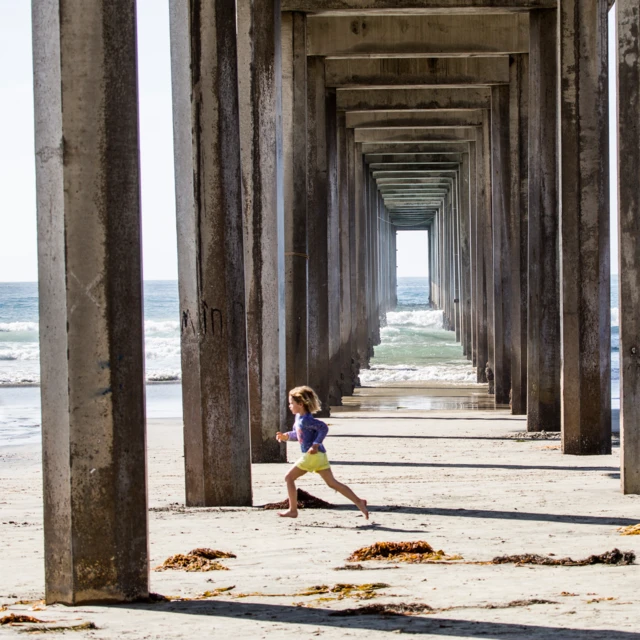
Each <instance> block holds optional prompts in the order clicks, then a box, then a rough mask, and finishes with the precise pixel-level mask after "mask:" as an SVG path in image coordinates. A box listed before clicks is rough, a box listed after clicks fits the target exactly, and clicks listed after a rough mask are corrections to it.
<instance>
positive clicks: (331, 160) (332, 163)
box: [325, 89, 344, 406]
mask: <svg viewBox="0 0 640 640" xmlns="http://www.w3.org/2000/svg"><path fill="white" fill-rule="evenodd" d="M341 113H344V112H341ZM325 121H326V141H327V142H326V149H327V213H326V215H327V272H328V273H327V277H328V280H327V287H328V289H327V311H328V336H327V346H328V349H329V374H330V377H329V404H330V405H332V406H336V405H341V404H342V393H341V386H342V385H341V383H340V369H341V362H340V204H339V201H338V197H339V196H338V128H337V127H338V124H337V112H336V90H335V89H328V90H327V91H326V107H325Z"/></svg>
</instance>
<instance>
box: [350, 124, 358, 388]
mask: <svg viewBox="0 0 640 640" xmlns="http://www.w3.org/2000/svg"><path fill="white" fill-rule="evenodd" d="M356 146H357V147H358V148H359V150H360V152H361V149H362V145H356V143H355V141H354V134H353V129H347V175H348V178H349V193H348V196H349V263H350V265H351V335H350V338H349V342H350V344H351V379H352V381H353V385H354V387H355V385H356V384H358V383H359V379H358V373H359V371H360V354H359V349H358V345H359V342H358V308H359V307H358V296H359V289H358V244H359V242H358V237H357V232H356V227H357V224H358V222H357V220H358V208H357V207H358V204H357V203H358V202H359V196H358V195H357V193H358V189H360V185H356V171H357V169H356Z"/></svg>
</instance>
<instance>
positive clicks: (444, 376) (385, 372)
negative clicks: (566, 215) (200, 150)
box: [0, 278, 620, 444]
mask: <svg viewBox="0 0 640 640" xmlns="http://www.w3.org/2000/svg"><path fill="white" fill-rule="evenodd" d="M611 285H612V286H611V291H612V295H611V306H612V310H611V324H612V335H611V346H612V354H611V355H612V398H613V406H614V407H617V406H619V396H620V391H619V389H620V382H619V381H620V371H619V353H618V348H619V332H618V310H617V305H618V293H617V292H618V284H617V278H612V283H611ZM428 297H429V290H428V281H427V279H426V278H399V279H398V307H397V309H396V310H395V311H393V312H390V313H388V314H387V325H386V326H385V327H384V328H382V330H381V338H382V343H381V344H380V345H378V346H377V347H376V348H375V356H374V358H373V359H372V361H371V368H370V369H368V370H366V371H362V372H361V376H360V378H361V382H362V384H364V385H383V384H385V383H388V382H404V381H407V382H410V381H440V382H447V381H448V382H453V383H465V382H475V373H474V371H473V369H472V367H471V364H470V363H469V361H468V360H466V359H465V358H463V357H462V351H461V347H460V344H459V343H456V341H455V334H454V333H452V332H450V331H444V329H443V328H442V327H443V322H442V312H441V311H437V310H433V309H430V308H429V306H428V304H427V301H428ZM144 324H145V367H146V377H147V383H148V384H147V416H148V417H150V418H156V417H180V416H181V414H182V405H181V388H180V384H179V381H180V334H179V304H178V285H177V282H175V281H147V282H145V286H144ZM39 381H40V371H39V346H38V289H37V284H36V283H0V444H7V443H11V444H22V443H25V442H33V441H37V440H38V439H39V437H40V391H39V388H38V384H39ZM159 383H164V384H159ZM171 383H173V384H171Z"/></svg>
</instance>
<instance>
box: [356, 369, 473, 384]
mask: <svg viewBox="0 0 640 640" xmlns="http://www.w3.org/2000/svg"><path fill="white" fill-rule="evenodd" d="M429 381H431V382H477V374H476V372H475V371H474V370H473V368H472V367H471V365H466V364H464V365H454V364H446V365H445V364H443V365H431V366H427V367H415V366H413V365H374V366H372V367H371V368H370V369H365V370H363V371H361V372H360V382H361V383H362V384H364V385H371V384H372V385H375V384H385V383H388V382H429Z"/></svg>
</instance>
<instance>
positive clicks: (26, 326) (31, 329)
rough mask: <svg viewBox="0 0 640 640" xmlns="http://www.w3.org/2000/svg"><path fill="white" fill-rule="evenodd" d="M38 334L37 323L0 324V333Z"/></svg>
mask: <svg viewBox="0 0 640 640" xmlns="http://www.w3.org/2000/svg"><path fill="white" fill-rule="evenodd" d="M18 331H19V332H21V333H37V332H38V323H37V322H0V333H14V332H18Z"/></svg>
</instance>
